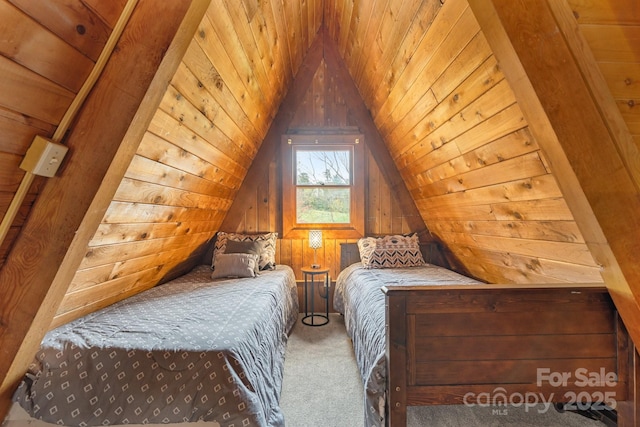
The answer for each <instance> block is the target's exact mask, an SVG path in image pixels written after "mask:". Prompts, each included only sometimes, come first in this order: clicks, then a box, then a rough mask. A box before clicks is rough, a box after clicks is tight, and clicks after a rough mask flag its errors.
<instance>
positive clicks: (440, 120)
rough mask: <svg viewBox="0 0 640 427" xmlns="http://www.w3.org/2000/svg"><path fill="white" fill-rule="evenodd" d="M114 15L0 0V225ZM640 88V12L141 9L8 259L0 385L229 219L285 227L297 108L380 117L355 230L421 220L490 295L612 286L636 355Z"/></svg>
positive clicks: (80, 2) (472, 1)
mask: <svg viewBox="0 0 640 427" xmlns="http://www.w3.org/2000/svg"><path fill="white" fill-rule="evenodd" d="M125 3H126V1H125V0H117V1H115V0H114V1H109V2H104V1H99V0H72V1H54V0H51V1H43V2H38V3H37V6H35V3H34V2H32V1H29V0H2V1H0V22H2V24H0V34H1V35H2V36H1V37H0V214H3V213H4V212H6V211H7V210H8V209H9V206H10V204H11V200H12V199H13V196H14V195H15V193H16V192H17V191H18V188H19V185H20V182H21V180H22V177H23V175H24V172H23V171H22V170H21V169H20V168H19V164H20V161H21V159H22V157H23V156H24V154H25V153H26V150H27V148H28V147H29V145H30V143H31V141H32V139H33V137H34V136H35V135H42V136H48V137H50V136H51V135H53V132H54V131H55V129H56V128H57V127H58V125H59V123H60V120H61V119H62V116H63V114H64V112H65V111H66V110H67V108H68V107H69V105H70V104H71V102H72V100H73V98H74V97H75V95H76V93H77V92H78V91H79V90H80V88H81V86H82V85H83V82H84V81H85V80H86V78H87V76H88V75H89V73H90V71H91V68H92V67H93V66H94V64H95V63H96V61H97V60H98V57H99V55H100V52H101V51H102V49H103V47H104V45H105V44H106V41H107V38H108V37H109V35H110V33H111V31H112V29H113V28H114V26H115V25H116V22H117V20H118V18H119V16H120V14H121V11H122V10H123V9H124V7H125ZM159 9H161V10H159ZM159 12H161V13H159ZM174 35H176V36H175V38H174ZM329 52H335V55H328V53H329ZM314 55H315V56H314ZM318 70H320V71H318ZM639 82H640V5H639V4H638V2H637V1H635V0H616V1H609V0H563V1H551V0H549V1H539V0H520V1H513V0H446V1H443V0H437V1H434V0H391V1H386V0H367V1H365V0H359V1H357V0H351V1H342V0H306V1H300V2H293V1H288V0H282V1H278V0H274V1H262V0H243V1H242V2H234V1H232V0H212V1H210V2H209V1H206V0H196V1H190V0H179V1H178V0H176V1H174V2H170V3H169V2H167V3H165V2H162V3H158V2H153V1H151V0H140V1H139V2H138V4H137V6H136V9H135V11H134V14H133V16H132V18H131V20H130V21H129V23H128V24H127V25H126V27H125V32H124V33H123V35H122V37H121V38H120V40H119V42H118V45H117V48H116V50H115V51H114V53H113V54H112V55H111V56H110V58H109V61H108V63H107V67H106V68H105V70H104V72H103V73H102V74H101V76H100V78H99V79H98V82H97V84H96V86H95V88H94V89H93V90H92V92H91V94H90V96H89V98H88V99H87V100H86V102H85V103H84V104H83V108H82V109H81V111H80V113H79V115H78V116H77V118H76V119H75V121H74V123H73V126H72V127H71V129H70V130H69V132H68V133H67V136H66V138H65V139H64V141H63V142H64V143H65V144H66V145H67V146H68V147H69V148H70V154H69V157H68V158H67V159H65V162H64V164H63V165H62V169H61V171H60V172H59V174H58V176H57V177H55V178H52V179H48V180H47V181H45V180H44V178H37V179H36V181H35V183H34V184H33V185H32V186H31V187H30V189H29V191H28V194H27V197H26V198H25V199H24V201H23V202H22V203H21V204H20V206H19V209H18V215H17V217H16V219H15V220H13V221H11V223H10V228H9V229H8V235H7V237H6V238H5V239H4V240H3V242H2V243H0V262H2V265H3V266H2V270H0V290H1V291H2V297H1V300H0V303H1V305H0V320H1V322H0V325H1V326H0V348H2V349H3V352H2V353H0V365H1V366H3V368H2V370H0V373H1V374H2V376H0V379H2V388H1V389H0V392H1V393H2V394H3V396H5V397H6V394H7V393H9V392H10V391H11V387H12V384H14V383H15V380H16V378H18V377H19V375H21V372H22V369H23V365H24V363H25V361H26V360H27V359H28V358H29V357H27V356H25V355H28V354H30V353H32V352H33V348H34V346H35V345H37V343H38V342H39V340H40V338H41V336H42V334H44V332H45V331H46V330H47V329H48V328H49V327H50V326H51V325H52V324H53V325H55V324H57V323H60V322H64V321H66V320H69V319H71V318H74V317H77V316H79V315H81V314H83V313H87V312H91V311H93V310H96V309H98V308H100V307H103V306H105V305H107V304H110V303H112V302H114V301H117V300H119V299H122V298H125V297H127V296H129V295H131V294H133V293H136V292H139V291H141V290H143V289H146V288H148V287H150V286H154V285H156V284H157V283H160V282H162V281H163V280H167V279H168V278H171V277H174V276H175V275H177V274H180V273H181V272H183V271H185V270H187V269H189V268H191V267H192V266H193V265H194V264H195V263H197V262H200V261H201V260H202V256H203V253H205V252H206V246H207V243H208V242H209V241H210V239H211V237H212V236H213V235H214V234H215V232H216V231H218V230H220V229H221V227H223V226H225V227H230V228H232V229H238V230H240V231H247V232H251V231H262V230H264V229H274V228H277V226H278V222H279V219H278V218H279V215H281V212H279V211H278V197H279V196H280V194H279V189H278V184H277V181H278V177H277V171H278V167H279V162H278V157H277V146H278V144H279V141H280V134H281V133H283V131H285V130H286V129H287V128H288V126H289V125H291V124H292V123H295V124H296V125H297V126H300V125H305V123H302V124H301V123H298V122H296V120H301V119H299V117H301V116H302V115H301V114H296V111H297V110H299V109H302V108H312V109H314V114H316V115H317V116H323V117H324V118H325V121H324V122H321V123H320V124H318V123H316V122H314V123H311V124H309V123H307V125H309V126H312V127H318V126H336V123H340V125H347V124H348V125H355V126H359V127H360V128H361V130H363V129H370V128H368V126H369V125H368V123H369V122H370V123H373V124H374V125H375V127H374V129H373V130H369V134H368V135H369V137H368V138H367V139H368V140H367V144H368V149H369V151H370V156H371V157H370V160H369V164H370V167H369V170H370V171H371V176H372V178H370V179H369V186H368V188H369V189H370V190H368V191H367V194H368V196H367V197H368V198H369V200H368V201H367V207H368V212H369V213H368V216H369V217H368V225H367V232H369V233H384V232H395V231H399V232H405V231H420V230H419V229H420V228H427V229H428V230H429V231H430V233H431V234H432V235H433V236H434V238H436V239H438V240H439V241H441V242H442V243H443V245H444V246H445V247H446V248H447V249H448V251H449V254H450V256H451V257H452V258H451V259H452V260H453V261H455V262H456V264H457V265H458V266H459V267H460V268H461V269H463V270H464V271H466V272H468V273H469V274H471V275H473V276H475V277H478V278H480V279H483V280H485V281H488V282H495V283H504V282H515V283H532V282H544V283H549V282H593V281H604V282H605V283H606V284H607V286H608V287H609V289H610V291H611V292H612V295H613V296H614V300H615V302H616V304H617V305H618V307H619V309H620V310H621V312H622V315H623V319H624V320H625V323H626V324H627V326H628V327H629V328H630V329H631V332H632V336H634V339H636V342H637V341H638V340H640V308H639V305H638V303H637V301H638V299H639V298H640V287H638V286H637V285H635V283H640V271H638V270H639V269H640V267H638V265H637V263H636V262H635V254H636V253H638V251H639V250H640V247H639V245H640V243H639V242H640V239H639V237H640V236H639V232H638V229H639V228H638V225H640V224H638V222H639V219H638V218H639V215H638V212H640V205H639V198H638V194H639V188H640V185H639V183H640V178H639V177H640V165H639V161H640V160H639V159H640V156H638V147H639V146H640V109H639V108H638V107H637V105H638V103H640V83H639ZM327 88H329V89H327ZM329 92H331V93H332V94H333V98H332V99H333V100H332V102H333V104H331V103H330V102H329V101H328V100H329V98H330V97H329V95H328V94H329ZM338 95H342V96H343V97H344V98H345V99H343V100H339V99H338V98H339V97H340V96H338ZM356 95H357V96H356ZM336 103H341V104H340V108H339V109H338V108H336V109H335V110H332V111H333V113H331V114H337V113H336V111H338V110H340V111H341V112H342V113H343V114H344V116H342V117H341V118H340V119H339V120H336V119H335V116H334V117H333V118H332V119H331V120H333V122H332V121H331V120H328V119H327V118H328V117H329V116H330V106H331V105H336ZM367 113H368V114H369V115H368V116H367ZM365 116H367V117H365ZM381 149H382V150H383V151H384V152H383V151H381ZM385 156H387V157H388V159H387V158H386V157H385ZM378 188H382V189H383V190H378ZM371 189H376V190H375V191H373V190H371ZM403 191H404V192H407V194H409V195H410V196H411V197H410V203H408V204H407V203H406V202H403V199H402V194H403V193H402V192H403ZM399 201H400V203H399ZM410 204H413V206H414V209H415V210H416V211H417V213H418V214H417V215H418V216H419V218H415V217H413V216H412V214H411V206H409V205H410ZM397 206H401V209H400V211H399V210H398V208H397ZM390 216H393V217H396V216H397V217H399V218H401V220H400V221H398V224H399V225H393V224H394V222H393V221H392V220H391V219H388V217H390ZM385 218H387V219H385ZM408 224H409V225H408ZM407 226H408V230H407ZM326 243H327V245H326V246H327V248H326V249H323V250H324V251H325V252H324V257H325V261H326V262H327V263H330V264H332V265H333V264H335V263H336V251H335V250H329V249H328V248H329V247H332V248H336V247H338V245H339V241H338V240H331V241H328V242H326ZM278 256H279V257H280V258H279V261H280V262H286V263H290V264H291V265H294V266H298V265H301V264H302V263H303V262H304V260H305V257H307V256H308V253H307V252H305V249H304V242H303V241H296V240H283V239H281V240H280V241H279V251H278ZM52 319H55V320H53V323H52ZM26 336H29V337H31V338H30V339H29V340H23V338H25V337H26ZM0 409H1V405H0ZM0 413H2V411H0Z"/></svg>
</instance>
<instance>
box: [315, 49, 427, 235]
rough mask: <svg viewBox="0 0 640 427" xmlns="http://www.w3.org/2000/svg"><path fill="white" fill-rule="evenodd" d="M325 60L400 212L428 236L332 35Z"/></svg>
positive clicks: (408, 221) (413, 226) (413, 227)
mask: <svg viewBox="0 0 640 427" xmlns="http://www.w3.org/2000/svg"><path fill="white" fill-rule="evenodd" d="M324 60H325V62H326V64H327V68H328V69H329V70H331V72H332V73H334V74H335V76H336V82H337V87H339V88H340V89H341V90H342V91H343V94H342V96H343V97H344V99H345V101H346V102H347V107H348V108H349V110H351V112H352V114H353V116H354V118H355V120H356V122H357V123H358V126H359V127H360V130H361V131H362V133H363V134H364V140H365V143H366V144H367V146H368V147H369V150H370V151H371V155H372V156H373V158H374V159H375V161H376V163H377V164H378V167H379V168H380V172H381V173H382V174H383V176H384V178H385V180H386V181H387V183H388V184H389V187H390V188H391V191H392V193H393V194H394V195H395V196H396V198H397V199H398V202H399V204H400V209H401V211H402V212H404V213H405V215H406V221H407V224H408V226H409V228H410V229H411V230H413V231H416V232H418V233H420V234H425V232H426V231H427V227H426V226H425V223H424V220H423V219H422V217H421V216H420V211H419V210H418V208H417V207H416V204H415V201H414V200H413V197H411V194H410V193H409V190H408V189H407V186H406V184H405V182H404V180H403V179H402V176H401V175H400V172H398V168H397V166H396V164H395V162H394V161H393V159H392V158H391V156H390V155H389V150H388V148H387V146H386V144H385V142H384V138H383V136H382V135H381V134H380V132H379V131H378V128H377V127H376V125H375V123H374V122H373V118H372V117H371V113H370V112H369V109H368V108H367V106H366V105H365V104H364V101H363V100H362V97H361V96H360V92H359V91H358V88H357V87H356V84H355V83H354V81H353V79H352V78H351V75H350V74H349V70H348V69H347V67H346V65H345V64H344V61H343V60H342V57H340V54H339V53H338V49H337V47H336V45H335V43H334V42H333V40H332V39H331V37H329V36H327V37H325V41H324Z"/></svg>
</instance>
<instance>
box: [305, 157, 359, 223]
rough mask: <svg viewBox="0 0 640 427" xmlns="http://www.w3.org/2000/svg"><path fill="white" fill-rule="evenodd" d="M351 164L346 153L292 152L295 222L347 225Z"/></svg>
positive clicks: (349, 204)
mask: <svg viewBox="0 0 640 427" xmlns="http://www.w3.org/2000/svg"><path fill="white" fill-rule="evenodd" d="M351 164H352V159H351V151H349V150H310V149H298V150H296V162H295V165H296V175H295V176H296V216H297V222H298V223H302V224H315V223H330V224H339V223H349V222H350V206H351V189H350V185H351V181H352V178H351V169H352V167H351Z"/></svg>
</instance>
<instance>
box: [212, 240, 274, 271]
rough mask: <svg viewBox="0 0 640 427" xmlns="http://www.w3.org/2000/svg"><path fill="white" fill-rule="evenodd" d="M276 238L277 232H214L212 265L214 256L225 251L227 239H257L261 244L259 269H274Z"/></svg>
mask: <svg viewBox="0 0 640 427" xmlns="http://www.w3.org/2000/svg"><path fill="white" fill-rule="evenodd" d="M277 239H278V233H276V232H272V233H264V234H243V233H226V232H224V231H218V233H217V234H216V242H215V245H214V247H213V260H212V265H213V267H214V268H215V264H216V257H217V256H218V255H219V254H222V253H225V252H226V251H225V249H226V246H227V241H228V240H235V241H238V242H244V241H254V242H255V241H258V242H260V243H261V244H262V251H261V252H260V259H259V260H258V262H259V264H260V270H275V268H276V241H277Z"/></svg>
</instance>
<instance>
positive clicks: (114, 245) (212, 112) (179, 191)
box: [53, 0, 322, 326]
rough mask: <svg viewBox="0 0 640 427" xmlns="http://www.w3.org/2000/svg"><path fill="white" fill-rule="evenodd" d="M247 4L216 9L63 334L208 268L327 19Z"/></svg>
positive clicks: (146, 145)
mask: <svg viewBox="0 0 640 427" xmlns="http://www.w3.org/2000/svg"><path fill="white" fill-rule="evenodd" d="M242 4H243V6H242V7H238V5H237V4H236V3H235V2H231V1H223V2H222V4H221V2H212V3H211V6H210V8H209V10H208V11H207V14H206V16H205V19H203V21H202V22H201V24H200V27H199V29H198V31H197V32H196V34H195V35H194V39H193V41H192V44H191V46H190V47H189V49H188V52H187V54H186V55H185V57H184V59H183V62H182V64H181V65H180V67H179V69H178V71H177V72H176V74H175V76H174V78H173V79H172V81H171V84H170V86H169V88H168V90H167V92H166V94H165V96H164V98H163V100H162V103H161V105H160V108H159V109H158V111H157V112H156V115H155V117H154V118H153V121H152V123H151V125H150V127H149V129H148V131H147V133H146V135H145V136H144V138H143V140H142V142H141V144H140V148H139V150H138V152H137V154H136V156H135V157H134V159H133V161H132V163H131V165H130V166H129V169H128V171H127V173H126V175H125V178H124V180H123V181H122V182H121V184H120V187H119V189H118V191H117V193H116V195H115V197H114V199H113V201H112V203H111V206H110V208H109V210H108V211H107V213H106V215H105V217H104V219H103V220H102V224H101V225H100V226H99V228H98V230H97V231H96V233H95V235H94V237H93V239H92V240H91V242H90V243H89V247H88V248H87V253H86V256H85V258H84V260H83V262H82V264H81V266H80V269H79V270H78V272H77V273H76V275H75V277H74V279H73V281H72V283H71V285H70V288H69V290H68V292H67V295H66V296H65V298H64V300H63V302H62V304H61V306H60V308H59V310H58V313H57V315H56V318H55V320H54V323H53V326H56V325H58V324H61V323H64V322H67V321H69V320H71V319H74V318H76V317H79V316H80V315H82V314H85V313H89V312H92V311H95V310H96V309H99V308H101V307H104V306H106V305H109V304H111V303H113V302H116V301H118V300H120V299H123V298H126V297H128V296H130V295H133V294H135V293H138V292H140V291H141V290H144V289H147V288H149V287H152V286H154V285H156V284H158V283H161V282H164V281H166V280H169V279H171V278H173V277H176V276H178V275H180V274H183V273H184V272H186V271H188V270H190V269H191V268H192V267H193V266H194V265H196V264H198V263H200V262H201V260H202V258H203V254H204V253H205V252H206V250H207V245H206V244H207V242H208V241H210V239H211V237H212V236H213V235H214V234H215V232H216V231H218V228H219V226H220V223H221V222H222V220H223V219H224V216H225V214H226V211H227V210H228V208H229V206H230V205H231V201H232V200H233V197H234V195H235V194H236V192H237V191H238V189H239V188H240V185H241V184H242V182H243V179H244V176H245V174H246V172H247V169H248V168H249V166H250V164H251V162H252V161H253V158H254V156H255V155H256V153H257V151H258V148H259V146H260V144H261V143H262V140H263V138H264V136H265V134H266V132H267V130H268V128H269V125H270V123H271V120H272V119H273V117H274V116H275V113H276V112H277V109H278V106H279V104H280V101H281V100H282V98H283V97H284V95H285V94H286V91H287V87H288V86H289V85H290V83H291V81H292V79H293V76H294V75H295V73H296V72H297V69H298V67H299V66H300V64H301V63H302V58H303V55H304V54H305V53H306V51H307V49H308V47H309V45H310V43H311V42H312V41H313V35H315V33H316V32H317V30H318V28H319V27H320V24H321V19H322V13H321V12H322V8H321V5H322V2H321V1H319V0H317V1H307V2H305V3H304V4H302V5H301V4H298V2H286V4H285V5H280V4H275V3H274V4H271V3H270V2H260V4H258V3H255V4H254V3H253V2H250V1H246V2H243V3H242ZM221 5H222V6H223V7H221ZM303 28H304V29H305V32H304V33H303V34H301V33H302V29H303ZM296 35H303V37H297V36H296Z"/></svg>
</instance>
